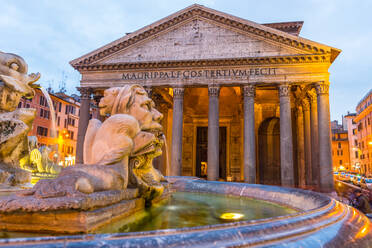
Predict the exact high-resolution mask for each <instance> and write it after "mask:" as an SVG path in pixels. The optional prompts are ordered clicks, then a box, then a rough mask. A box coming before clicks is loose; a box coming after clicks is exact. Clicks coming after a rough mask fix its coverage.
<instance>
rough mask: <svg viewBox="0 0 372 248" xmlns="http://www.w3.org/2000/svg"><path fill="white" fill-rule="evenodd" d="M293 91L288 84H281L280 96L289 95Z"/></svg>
mask: <svg viewBox="0 0 372 248" xmlns="http://www.w3.org/2000/svg"><path fill="white" fill-rule="evenodd" d="M290 93H291V86H290V85H288V84H282V85H279V97H289V96H290Z"/></svg>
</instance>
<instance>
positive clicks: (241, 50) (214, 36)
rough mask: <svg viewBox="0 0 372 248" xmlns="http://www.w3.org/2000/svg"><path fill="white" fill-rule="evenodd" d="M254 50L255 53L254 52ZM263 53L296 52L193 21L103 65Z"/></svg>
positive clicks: (214, 25) (202, 21) (257, 54)
mask: <svg viewBox="0 0 372 248" xmlns="http://www.w3.org/2000/svg"><path fill="white" fill-rule="evenodd" d="M253 46H254V47H255V49H251V48H252V47H253ZM263 53H265V54H267V55H268V56H276V55H288V54H294V51H291V50H290V49H288V48H285V47H280V46H276V45H273V44H271V43H269V42H266V41H263V40H261V39H257V38H256V37H254V36H248V35H244V34H241V33H238V32H236V31H233V30H231V29H228V28H225V27H221V26H218V25H216V23H213V22H208V21H205V20H200V19H194V20H190V21H188V22H187V23H185V24H183V25H181V26H178V27H176V28H174V29H173V30H169V31H168V32H167V33H164V34H162V35H160V36H158V37H156V38H153V39H151V40H150V41H148V42H144V43H142V44H138V45H137V46H136V47H132V48H131V49H129V50H125V51H122V52H120V53H118V54H115V56H114V57H110V58H107V59H105V60H103V61H102V63H123V62H125V63H127V62H139V61H162V60H163V61H164V60H165V61H166V60H175V59H177V60H191V59H192V60H194V59H215V58H232V57H255V56H261V54H263ZM175 54H177V55H178V56H177V57H176V58H175V57H174V55H175Z"/></svg>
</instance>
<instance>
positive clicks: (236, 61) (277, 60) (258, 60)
mask: <svg viewBox="0 0 372 248" xmlns="http://www.w3.org/2000/svg"><path fill="white" fill-rule="evenodd" d="M330 59H331V57H330V56H328V55H319V54H317V55H312V54H311V55H300V56H299V55H297V56H296V55H290V56H272V57H255V58H252V57H251V58H231V59H211V60H180V61H158V62H133V63H132V62H131V63H115V64H104V65H97V64H95V65H87V64H79V65H74V68H75V69H77V70H80V71H95V70H106V71H110V70H130V69H143V68H147V69H149V68H154V69H155V68H184V67H195V66H229V65H234V66H239V65H269V64H301V63H321V62H330Z"/></svg>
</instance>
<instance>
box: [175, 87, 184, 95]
mask: <svg viewBox="0 0 372 248" xmlns="http://www.w3.org/2000/svg"><path fill="white" fill-rule="evenodd" d="M184 92H185V89H184V88H182V87H177V88H173V98H183V94H184Z"/></svg>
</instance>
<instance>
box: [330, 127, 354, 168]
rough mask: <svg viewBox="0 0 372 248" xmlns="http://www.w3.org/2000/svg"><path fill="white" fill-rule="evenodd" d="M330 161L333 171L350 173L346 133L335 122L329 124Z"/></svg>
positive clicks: (350, 165)
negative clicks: (330, 138) (330, 141)
mask: <svg viewBox="0 0 372 248" xmlns="http://www.w3.org/2000/svg"><path fill="white" fill-rule="evenodd" d="M331 130H332V160H333V170H334V171H351V170H352V164H351V162H350V147H349V137H348V131H347V130H345V129H344V126H343V125H339V124H338V122H337V121H332V122H331Z"/></svg>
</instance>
